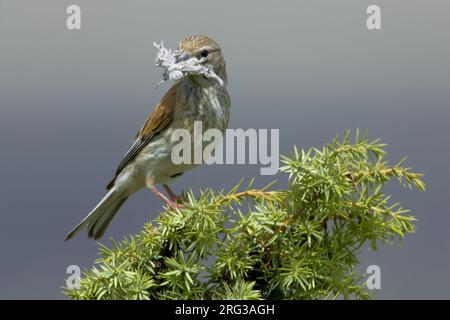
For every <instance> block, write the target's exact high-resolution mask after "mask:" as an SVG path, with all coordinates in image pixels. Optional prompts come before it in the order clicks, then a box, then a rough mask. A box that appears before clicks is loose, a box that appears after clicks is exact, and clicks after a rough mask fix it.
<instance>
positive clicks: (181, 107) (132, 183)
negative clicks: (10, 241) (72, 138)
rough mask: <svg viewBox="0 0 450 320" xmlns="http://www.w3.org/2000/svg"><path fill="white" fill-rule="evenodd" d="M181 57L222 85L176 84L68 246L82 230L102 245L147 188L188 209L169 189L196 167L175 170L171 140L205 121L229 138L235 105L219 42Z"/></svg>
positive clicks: (192, 45) (190, 42) (199, 42)
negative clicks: (123, 208)
mask: <svg viewBox="0 0 450 320" xmlns="http://www.w3.org/2000/svg"><path fill="white" fill-rule="evenodd" d="M178 52H179V54H178V55H177V62H180V61H186V60H187V59H190V58H191V57H196V58H198V59H199V61H200V62H201V63H202V64H204V65H205V66H210V67H212V68H213V71H214V72H215V73H216V74H217V75H218V76H219V77H220V78H221V79H222V81H223V84H222V85H221V84H219V83H218V82H217V81H216V80H215V79H212V78H208V77H206V76H205V75H197V74H189V75H187V76H185V77H183V78H181V79H178V80H177V81H175V82H174V83H173V85H172V86H171V87H170V88H169V90H168V91H167V92H166V93H165V94H164V95H163V97H162V98H161V100H160V102H159V103H158V104H157V105H156V106H155V108H154V110H153V111H152V112H151V113H150V114H149V116H148V117H147V119H146V121H145V122H144V123H143V125H142V126H141V128H140V130H139V131H138V133H137V135H136V137H135V139H134V141H133V142H132V144H131V146H130V147H129V149H128V151H127V152H126V153H125V155H124V157H123V159H122V161H121V162H120V164H119V166H118V168H117V170H116V173H115V175H114V178H113V179H112V180H111V182H110V183H109V184H108V185H107V187H106V189H107V193H106V195H105V196H104V197H103V198H102V199H101V200H100V202H98V204H97V205H96V206H95V207H94V208H93V209H92V211H91V212H89V214H88V215H87V216H86V217H85V218H84V219H83V220H82V221H81V222H80V223H79V224H78V225H77V226H76V227H75V228H73V229H72V230H71V231H70V232H69V233H68V234H67V236H66V238H65V241H67V240H69V239H71V238H73V237H74V236H75V235H76V234H78V233H79V232H80V231H81V230H83V229H87V236H88V238H90V239H94V240H97V239H100V238H101V237H102V236H103V235H104V233H105V231H106V230H107V228H108V226H109V224H110V223H111V220H112V219H113V218H114V216H115V215H116V213H117V212H118V211H119V209H120V207H121V206H122V205H123V204H124V202H125V201H126V200H127V199H128V198H129V197H130V196H131V195H133V194H134V193H136V192H137V191H139V190H141V189H144V188H148V189H150V190H151V191H152V192H153V193H154V194H155V195H156V196H158V197H159V198H160V199H161V200H162V201H163V202H164V203H165V204H167V205H168V206H169V207H170V208H172V209H175V208H181V207H183V205H182V204H179V203H178V200H179V199H180V198H181V197H180V196H177V195H176V194H175V193H174V192H172V190H171V189H170V187H169V183H170V182H172V181H173V180H174V179H176V178H178V177H180V176H181V175H182V174H183V173H184V172H186V171H188V170H190V169H192V168H194V167H195V166H196V164H194V163H193V164H189V163H187V164H186V163H182V164H174V162H173V161H172V159H171V151H172V148H173V147H174V145H175V142H173V141H172V139H171V135H172V134H173V132H174V131H175V130H176V129H186V130H188V132H189V133H190V134H191V136H193V130H194V122H196V121H201V124H202V130H203V132H204V131H205V130H207V129H211V128H214V129H219V130H220V131H221V132H224V131H225V130H226V128H227V126H228V122H229V118H230V108H231V101H230V96H229V94H228V91H227V85H228V78H227V71H226V63H225V59H224V57H223V54H222V50H221V48H220V46H219V45H218V43H217V42H216V41H215V40H213V39H212V38H210V37H209V36H206V35H193V36H189V37H187V38H185V39H183V40H182V41H181V42H180V43H179V45H178ZM191 140H193V139H191ZM192 149H194V148H192ZM157 185H162V187H163V188H164V190H165V191H166V192H167V195H168V197H167V196H165V195H164V194H163V193H162V192H161V191H159V190H158V189H157V188H156V186H157Z"/></svg>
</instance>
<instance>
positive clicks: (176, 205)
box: [165, 199, 186, 209]
mask: <svg viewBox="0 0 450 320" xmlns="http://www.w3.org/2000/svg"><path fill="white" fill-rule="evenodd" d="M165 202H166V204H167V205H168V206H169V207H170V208H171V209H183V208H185V207H186V206H185V205H184V204H182V203H176V202H175V201H173V200H171V199H167V201H165Z"/></svg>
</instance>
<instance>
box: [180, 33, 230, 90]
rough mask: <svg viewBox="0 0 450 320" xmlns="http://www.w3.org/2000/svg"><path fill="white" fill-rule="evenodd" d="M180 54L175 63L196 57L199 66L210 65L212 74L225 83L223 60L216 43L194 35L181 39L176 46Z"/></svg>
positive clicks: (225, 75) (225, 74) (225, 72)
mask: <svg viewBox="0 0 450 320" xmlns="http://www.w3.org/2000/svg"><path fill="white" fill-rule="evenodd" d="M178 48H179V50H180V53H179V55H178V57H177V62H180V61H184V60H187V59H189V58H192V57H196V58H197V59H199V61H201V64H204V65H211V66H212V67H213V70H214V72H215V73H216V74H217V75H218V76H219V77H220V78H221V79H222V80H223V81H225V82H226V81H227V71H226V64H225V59H224V58H223V55H222V50H221V49H220V47H219V45H218V44H217V42H215V41H214V40H213V39H211V38H210V37H208V36H203V35H195V36H190V37H187V38H185V39H183V40H182V41H181V42H180V44H179V45H178Z"/></svg>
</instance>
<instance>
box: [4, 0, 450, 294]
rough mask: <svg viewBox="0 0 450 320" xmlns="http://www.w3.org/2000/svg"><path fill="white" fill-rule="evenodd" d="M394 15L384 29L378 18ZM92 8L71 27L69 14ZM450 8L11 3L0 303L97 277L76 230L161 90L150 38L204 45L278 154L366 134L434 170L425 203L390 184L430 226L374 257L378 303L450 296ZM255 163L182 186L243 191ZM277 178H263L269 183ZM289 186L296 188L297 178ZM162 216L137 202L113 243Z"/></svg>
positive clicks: (240, 106)
mask: <svg viewBox="0 0 450 320" xmlns="http://www.w3.org/2000/svg"><path fill="white" fill-rule="evenodd" d="M373 3H376V4H378V5H380V6H381V9H382V27H383V29H382V30H379V31H369V30H367V28H366V22H365V21H366V17H367V15H366V8H367V6H368V5H369V4H373ZM70 4H77V5H79V6H81V9H82V30H80V31H69V30H67V29H66V25H65V21H66V17H67V14H66V13H65V11H66V7H67V6H68V5H70ZM449 21H450V2H449V1H446V0H442V1H438V0H429V1H412V0H409V1H406V0H404V1H387V0H377V1H370V2H369V1H365V0H352V1H349V0H341V1H332V0H330V1H319V0H314V1H313V0H309V1H278V2H276V1H231V0H229V1H220V2H219V1H207V0H202V1H181V0H180V1H167V0H165V1H162V0H158V1H144V0H142V1H127V2H125V1H118V0H114V1H112V0H108V1H106V0H101V1H100V0H96V1H87V0H76V1H75V0H74V1H65V0H64V1H61V0H53V1H50V0H40V1H31V0H30V1H23V0H3V1H1V0H0V172H1V179H0V199H1V201H0V211H1V217H0V298H10V299H18V298H26V299H29V298H42V299H64V298H65V297H64V296H63V295H62V294H61V286H62V285H64V278H65V277H66V274H65V271H66V267H67V266H68V265H71V264H76V265H79V266H80V267H82V268H88V267H90V266H91V265H92V263H93V260H94V259H95V258H96V254H97V248H98V247H97V244H96V243H95V242H94V241H88V240H87V239H86V237H85V236H84V235H81V236H79V237H77V238H76V239H75V240H73V241H70V242H68V243H64V241H63V239H64V236H65V234H66V233H67V232H68V231H69V230H70V229H71V228H72V227H73V226H74V224H75V223H77V222H78V221H79V220H80V219H81V218H83V217H84V216H85V214H86V213H87V212H88V211H89V210H90V209H91V208H92V207H93V206H94V205H95V204H96V203H97V201H98V200H99V199H100V198H101V197H102V196H103V195H104V192H105V184H106V183H107V182H108V181H109V179H110V178H111V176H112V174H113V173H114V171H115V169H116V166H117V164H118V162H119V161H120V159H121V157H122V155H123V154H124V152H125V151H126V149H127V148H128V146H129V144H130V142H131V140H132V138H133V137H134V135H135V133H136V131H137V129H138V128H139V127H140V125H141V124H142V122H143V121H144V120H145V118H146V116H147V114H148V113H149V112H150V111H151V110H152V109H153V106H154V105H155V103H157V102H158V101H159V99H160V98H161V96H162V95H163V94H164V92H165V90H167V88H168V86H167V85H165V86H163V87H162V88H159V89H158V90H155V87H156V85H157V83H158V82H159V81H160V79H161V70H159V69H156V68H154V57H155V52H156V50H155V48H154V47H153V45H152V42H153V41H159V40H164V41H165V44H166V45H167V46H170V47H175V46H176V45H177V44H178V42H179V41H180V40H181V39H182V38H183V37H185V36H188V35H191V34H198V33H202V34H203V33H204V34H207V35H210V36H212V37H213V38H215V39H216V40H217V41H218V42H219V43H220V44H221V46H222V48H223V52H224V55H225V57H226V60H227V63H228V72H229V79H230V86H229V90H230V93H231V95H232V102H233V109H232V115H231V123H230V127H231V128H280V140H281V147H280V149H281V152H282V153H287V152H288V151H290V150H291V147H292V146H293V145H294V144H297V145H298V146H300V147H303V148H308V147H310V146H322V145H323V143H325V142H327V141H329V140H330V139H331V138H332V137H333V136H334V135H335V134H336V133H339V132H343V131H344V130H345V129H346V128H361V129H368V130H369V134H370V137H372V138H376V137H381V138H382V139H383V141H385V142H387V143H389V147H388V151H389V153H390V155H389V159H390V160H392V161H393V162H395V161H398V160H400V159H401V158H402V157H403V156H405V155H407V156H408V157H409V159H410V160H409V162H408V164H410V165H411V166H413V167H414V168H415V169H416V170H417V171H421V172H424V173H425V180H426V182H427V183H428V191H427V192H426V193H419V192H415V191H413V192H411V191H408V190H403V189H402V188H401V187H399V186H398V185H393V186H392V187H391V186H390V187H389V190H388V192H391V193H392V194H393V195H394V199H396V200H399V201H400V202H401V203H402V204H403V205H404V206H406V207H408V208H410V209H411V210H412V212H413V213H414V214H415V215H416V216H417V217H418V219H419V220H418V222H417V226H418V229H417V233H416V234H415V235H411V236H408V237H407V238H406V239H405V241H404V242H403V243H402V244H401V245H400V246H394V247H381V248H380V250H379V251H377V252H370V251H367V252H365V253H364V254H363V256H362V264H361V270H362V271H365V268H366V267H367V266H368V265H371V264H376V265H379V266H380V267H381V272H382V278H381V286H382V289H381V290H378V291H377V292H376V297H377V298H380V299H402V298H413V299H418V298H425V299H430V298H447V299H448V298H450V276H449V270H450V269H449V267H450V256H449V252H450V250H449V249H450V215H449V209H448V199H449V197H450V192H449V183H448V182H449V178H450V169H449V160H450V148H449V134H448V131H447V130H448V127H449V126H448V122H449V120H450V105H449V101H450V61H449V57H450V36H449ZM258 174H259V166H225V165H224V166H203V167H201V168H197V169H196V170H194V171H191V172H189V173H187V174H186V175H185V176H184V178H183V179H182V180H181V181H180V182H179V183H177V184H176V185H175V186H174V189H175V190H177V191H179V190H181V189H182V188H187V187H191V188H193V189H194V190H198V189H200V188H205V187H212V188H217V189H221V188H225V189H229V188H230V187H232V186H233V185H234V184H235V183H236V182H237V181H238V180H239V179H240V178H241V177H246V178H249V179H250V178H251V177H253V176H258ZM274 178H275V177H258V178H257V184H258V185H263V184H265V183H266V182H268V181H269V180H272V179H274ZM276 178H279V179H280V181H281V182H280V184H281V185H282V184H283V183H285V177H283V176H279V177H276ZM159 210H161V202H160V201H159V199H157V198H156V197H155V196H154V195H153V194H151V193H150V192H148V191H142V192H140V193H139V194H137V195H136V196H134V197H133V198H132V199H131V200H130V201H128V202H127V203H126V205H125V206H124V207H123V208H122V210H121V212H120V214H119V215H118V216H117V217H116V219H115V220H114V221H113V223H112V225H111V227H110V229H109V231H108V233H107V237H106V238H105V239H103V241H102V242H103V243H108V240H107V239H108V237H114V238H115V239H121V238H122V237H124V236H125V235H127V234H129V233H135V232H137V231H139V230H140V228H141V226H142V225H143V223H144V222H146V221H147V220H149V219H152V218H154V217H155V216H156V215H157V214H158V211H159Z"/></svg>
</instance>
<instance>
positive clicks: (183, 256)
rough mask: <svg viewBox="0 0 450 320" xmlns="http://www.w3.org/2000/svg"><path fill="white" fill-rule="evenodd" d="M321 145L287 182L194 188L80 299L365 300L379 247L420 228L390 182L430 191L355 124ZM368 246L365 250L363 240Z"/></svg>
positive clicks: (115, 251) (305, 154) (95, 272)
mask: <svg viewBox="0 0 450 320" xmlns="http://www.w3.org/2000/svg"><path fill="white" fill-rule="evenodd" d="M350 135H351V134H350V131H347V132H346V133H345V135H344V136H343V137H342V138H339V137H336V138H335V139H334V140H333V141H332V142H331V143H330V144H327V145H326V146H324V147H323V148H322V149H316V148H311V149H309V150H307V151H305V150H298V149H297V148H295V149H294V151H293V152H292V154H290V155H289V156H284V157H283V158H282V161H283V163H284V166H283V167H282V168H280V171H281V172H283V173H285V174H286V176H287V178H288V184H287V185H288V187H287V188H286V189H276V188H275V185H276V184H270V185H268V186H266V187H265V188H262V189H257V188H254V187H253V181H251V182H250V183H249V184H248V185H246V186H245V187H244V184H243V182H242V181H241V182H239V183H238V184H237V185H236V186H235V187H234V188H233V189H232V190H230V191H229V192H224V191H214V190H211V189H207V190H204V191H201V192H200V195H199V196H197V197H196V196H194V193H193V192H192V191H191V190H189V191H188V192H187V193H186V198H187V199H186V208H183V209H176V210H171V209H169V208H165V211H164V212H163V213H162V214H161V215H160V216H159V217H158V218H157V219H156V220H155V221H154V223H151V222H149V223H147V224H145V226H144V228H143V230H142V231H141V232H140V233H139V234H137V235H131V236H129V237H128V238H126V239H124V240H122V241H121V242H119V243H116V242H114V241H112V245H111V247H106V246H104V245H100V258H99V259H98V260H97V261H96V263H95V265H94V266H93V267H92V269H90V270H87V271H85V273H84V276H83V277H82V279H81V283H80V288H79V289H69V288H65V294H66V295H67V296H69V297H71V298H73V299H333V298H338V297H343V298H356V299H365V298H370V293H369V292H368V291H367V290H366V289H365V288H366V286H365V285H364V281H363V277H364V274H360V273H358V272H357V270H356V267H357V265H358V263H359V261H358V255H359V254H360V253H361V252H362V250H363V246H364V245H369V246H370V247H371V248H372V249H376V248H377V246H378V245H379V244H380V243H387V244H392V243H394V242H396V241H397V240H400V239H402V238H404V237H405V235H406V234H408V233H412V232H414V228H415V227H414V223H413V221H414V220H415V218H414V217H413V216H412V215H410V214H408V210H406V209H404V208H402V207H401V206H400V205H399V203H395V202H393V201H392V200H391V199H390V196H387V195H385V194H384V193H383V186H384V185H385V184H386V183H388V182H389V181H391V180H398V181H399V182H400V183H401V185H404V186H407V187H409V188H416V189H418V190H421V191H424V190H425V184H424V182H423V181H422V179H421V177H422V174H420V173H415V172H412V171H411V168H407V167H404V166H403V165H402V164H403V162H404V160H402V161H400V162H399V163H397V164H395V165H393V166H392V165H389V163H388V162H387V161H386V152H385V151H384V147H385V144H383V143H380V142H379V140H378V139H377V140H374V141H370V140H368V139H367V138H366V135H364V136H362V137H359V132H358V131H356V134H355V137H354V139H350ZM364 247H365V246H364Z"/></svg>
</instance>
